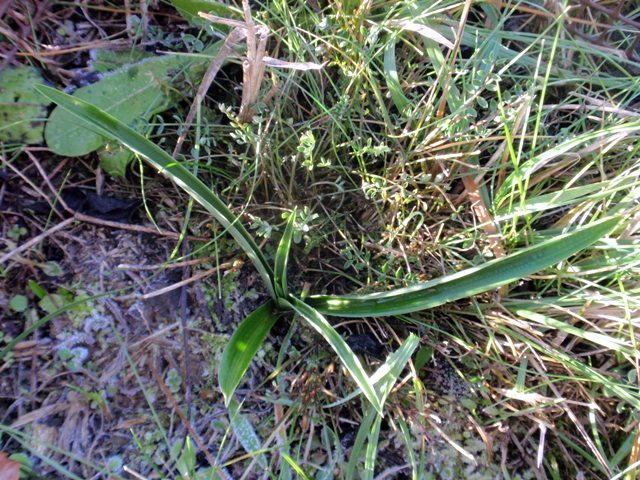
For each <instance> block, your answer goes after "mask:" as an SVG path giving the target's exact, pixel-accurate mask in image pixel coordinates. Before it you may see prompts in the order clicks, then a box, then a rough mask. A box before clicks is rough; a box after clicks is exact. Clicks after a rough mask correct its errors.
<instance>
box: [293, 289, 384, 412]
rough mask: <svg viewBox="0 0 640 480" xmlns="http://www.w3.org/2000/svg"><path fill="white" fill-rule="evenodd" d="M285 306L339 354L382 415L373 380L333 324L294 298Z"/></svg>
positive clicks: (361, 388) (365, 394)
mask: <svg viewBox="0 0 640 480" xmlns="http://www.w3.org/2000/svg"><path fill="white" fill-rule="evenodd" d="M283 302H284V303H285V305H286V306H287V307H289V308H291V309H293V310H295V311H296V313H298V315H300V316H301V317H302V318H303V319H304V320H306V321H307V323H309V325H311V326H312V327H313V328H314V329H315V330H317V331H318V333H320V335H322V336H323V337H324V338H325V340H326V341H327V342H329V345H331V348H333V350H334V351H335V352H336V353H337V354H338V357H340V361H341V362H342V364H343V365H344V367H345V368H346V369H347V370H348V372H349V373H350V374H351V376H352V377H353V379H354V381H355V382H356V384H357V385H358V387H360V390H361V391H362V393H363V394H364V396H365V397H366V398H367V400H369V402H370V403H371V405H373V407H374V408H375V409H376V411H377V412H378V413H379V414H380V415H382V402H380V399H379V398H378V395H377V394H376V392H375V390H374V388H373V385H372V384H371V380H370V379H369V377H368V376H367V374H366V372H365V371H364V368H363V367H362V364H361V363H360V360H359V359H358V357H357V356H356V354H355V353H353V350H351V347H349V345H347V343H346V342H345V341H344V340H343V339H342V337H341V336H340V334H339V333H338V332H337V331H336V330H335V328H333V327H332V326H331V324H330V323H329V322H328V321H327V319H326V318H324V317H323V316H322V315H321V314H320V313H319V312H318V311H317V310H316V309H314V308H311V307H310V306H309V305H307V304H306V303H304V302H303V301H301V300H298V299H297V298H294V297H289V299H288V300H283Z"/></svg>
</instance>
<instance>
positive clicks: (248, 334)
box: [218, 300, 280, 405]
mask: <svg viewBox="0 0 640 480" xmlns="http://www.w3.org/2000/svg"><path fill="white" fill-rule="evenodd" d="M273 307H274V304H273V301H272V300H269V301H268V302H267V303H265V304H264V305H262V306H261V307H259V308H257V309H256V310H254V311H253V312H252V313H250V314H249V316H248V317H247V318H245V319H244V320H243V321H242V322H240V325H238V328H236V331H235V332H233V335H232V336H231V340H229V343H228V344H227V346H226V347H225V349H224V352H223V353H222V359H221V360H220V364H219V365H218V382H219V383H220V389H221V390H222V394H223V395H224V399H225V403H226V404H227V405H229V402H230V401H231V399H232V396H233V392H234V391H235V389H236V387H237V386H238V384H239V383H240V380H242V377H243V376H244V374H245V372H246V371H247V368H249V364H250V363H251V361H252V360H253V357H255V355H256V353H258V350H259V349H260V347H261V346H262V344H263V342H264V339H265V338H267V335H268V334H269V330H271V327H273V325H274V323H276V320H277V319H278V318H279V317H280V314H279V313H278V312H274V311H273Z"/></svg>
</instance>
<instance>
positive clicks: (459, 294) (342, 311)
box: [308, 217, 619, 317]
mask: <svg viewBox="0 0 640 480" xmlns="http://www.w3.org/2000/svg"><path fill="white" fill-rule="evenodd" d="M618 222H619V218H616V217H614V218H607V219H604V220H600V221H597V222H594V223H592V224H591V225H588V226H587V227H583V228H581V229H579V230H577V231H574V232H571V233H567V234H564V235H560V236H559V237H556V238H552V239H551V240H546V241H544V242H541V243H540V244H538V245H535V246H533V247H529V248H526V249H523V250H520V251H519V252H517V253H514V254H511V255H509V256H507V257H503V258H500V259H496V260H492V261H490V262H487V263H485V264H484V265H481V266H480V267H475V268H472V269H467V270H463V271H461V272H457V273H454V274H451V275H446V276H444V277H440V278H437V279H435V280H431V281H429V282H424V283H418V284H416V285H412V286H410V287H405V288H400V289H397V290H393V291H391V292H382V293H373V294H369V295H342V296H340V295H314V296H311V297H309V299H308V304H309V305H310V306H311V307H314V308H316V309H317V310H318V311H319V312H321V313H323V314H326V315H338V316H343V317H371V316H386V315H399V314H403V313H411V312H416V311H420V310H425V309H427V308H433V307H437V306H439V305H442V304H444V303H447V302H451V301H454V300H459V299H461V298H465V297H468V296H471V295H476V294H478V293H482V292H486V291H488V290H492V289H494V288H497V287H499V286H501V285H505V284H507V283H511V282H513V281H516V280H518V279H521V278H523V277H525V276H527V275H530V274H532V273H535V272H537V271H539V270H542V269H543V268H546V267H548V266H550V265H553V264H556V263H558V262H560V261H562V260H564V259H566V258H567V257H569V256H571V255H573V254H574V253H577V252H579V251H580V250H582V249H584V248H586V247H588V246H589V245H591V244H593V243H594V242H596V241H597V240H598V239H599V238H601V237H603V236H604V235H606V234H608V233H609V232H611V230H613V229H614V228H615V226H616V225H617V224H618Z"/></svg>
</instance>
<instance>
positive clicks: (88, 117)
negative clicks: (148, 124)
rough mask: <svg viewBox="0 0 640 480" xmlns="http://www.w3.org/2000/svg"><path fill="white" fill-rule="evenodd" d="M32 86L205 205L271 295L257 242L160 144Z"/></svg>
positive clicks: (66, 98) (80, 104)
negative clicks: (239, 248)
mask: <svg viewBox="0 0 640 480" xmlns="http://www.w3.org/2000/svg"><path fill="white" fill-rule="evenodd" d="M35 88H36V90H38V92H40V93H41V94H42V95H44V96H45V97H47V98H48V99H49V100H51V101H53V102H55V103H57V104H58V105H60V106H61V107H62V108H64V109H65V110H68V111H69V112H71V113H72V114H74V115H75V116H77V117H78V118H80V119H81V120H84V121H85V122H87V124H89V125H91V126H93V127H94V128H97V129H98V130H99V131H100V132H101V133H103V134H104V135H105V136H107V137H109V138H112V139H114V140H116V141H118V142H120V143H122V144H123V145H125V146H126V147H128V148H129V149H131V150H133V151H134V152H136V153H137V154H139V155H140V156H141V157H143V158H144V159H145V160H147V161H148V162H149V163H150V164H152V165H153V166H154V167H156V168H157V169H158V170H159V171H160V172H161V173H163V174H164V175H166V176H167V177H169V178H170V179H171V180H173V181H174V182H175V183H176V184H178V185H179V186H180V187H181V188H182V189H183V190H184V191H185V192H187V193H188V194H189V195H190V196H191V197H193V199H194V200H196V201H197V202H198V203H200V204H201V205H202V206H203V207H204V208H206V209H207V210H208V211H209V212H210V213H211V214H212V215H213V216H214V217H215V218H216V220H218V222H220V224H221V225H222V226H223V227H224V228H226V229H227V230H228V231H229V233H230V234H231V235H232V236H233V238H234V239H235V240H236V241H237V242H238V244H239V245H240V246H241V247H242V249H243V250H244V251H245V253H246V254H247V256H248V257H249V258H250V259H251V261H252V262H253V263H254V265H255V266H256V268H257V269H258V271H259V272H260V275H261V276H262V279H263V280H264V282H265V284H266V286H267V289H268V290H269V293H270V294H271V296H272V297H274V296H275V291H274V287H273V271H272V269H271V266H270V265H269V264H268V263H267V260H266V259H265V257H264V255H263V254H262V252H261V251H260V249H259V248H258V245H257V244H256V243H255V241H254V240H253V238H252V237H251V235H249V232H247V230H246V229H245V228H244V227H243V226H242V224H241V223H240V222H239V221H238V219H237V218H236V216H235V215H234V214H233V213H232V212H231V210H229V209H228V208H227V206H226V205H225V204H224V203H223V202H222V201H221V200H220V199H219V198H218V197H217V196H216V195H215V194H214V193H213V192H212V191H211V190H210V189H209V188H208V187H207V186H206V185H205V184H204V183H203V182H202V181H201V180H200V179H198V178H197V177H196V176H195V175H193V174H192V173H191V172H190V171H189V170H187V169H186V168H185V167H183V166H182V165H181V164H180V163H179V162H177V161H175V160H174V159H173V158H171V156H170V155H169V154H168V153H167V152H165V151H164V150H162V149H161V148H160V147H158V146H157V145H155V144H153V143H152V142H150V141H149V140H147V139H146V138H145V137H143V136H142V135H140V134H139V133H138V132H136V131H135V130H133V129H131V128H129V127H128V126H126V125H125V124H123V123H122V122H120V121H119V120H118V119H116V118H114V117H112V116H111V115H109V114H108V113H106V112H104V111H103V110H100V109H99V108H97V107H95V106H94V105H91V104H90V103H87V102H85V101H83V100H80V99H78V98H75V97H72V96H70V95H67V94H66V93H62V92H60V91H58V90H56V89H55V88H50V87H45V86H44V85H38V86H36V87H35Z"/></svg>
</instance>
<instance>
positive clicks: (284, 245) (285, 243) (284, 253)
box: [273, 208, 296, 298]
mask: <svg viewBox="0 0 640 480" xmlns="http://www.w3.org/2000/svg"><path fill="white" fill-rule="evenodd" d="M295 221H296V209H295V208H294V209H293V212H291V215H289V219H288V221H287V227H286V228H285V229H284V235H283V236H282V239H281V240H280V245H278V251H277V252H276V262H275V269H274V270H275V276H274V282H273V283H274V286H275V289H276V294H277V295H278V296H279V297H281V298H286V297H287V295H288V294H289V287H288V286H287V263H288V262H289V251H290V250H291V240H292V238H293V224H294V223H295Z"/></svg>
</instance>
